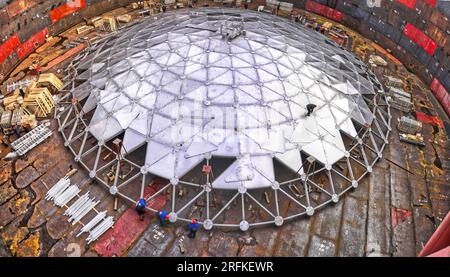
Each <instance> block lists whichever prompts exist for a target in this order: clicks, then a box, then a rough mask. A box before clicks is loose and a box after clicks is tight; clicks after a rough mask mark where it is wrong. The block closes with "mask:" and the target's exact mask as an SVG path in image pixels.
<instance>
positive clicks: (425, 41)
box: [403, 23, 437, 56]
mask: <svg viewBox="0 0 450 277" xmlns="http://www.w3.org/2000/svg"><path fill="white" fill-rule="evenodd" d="M403 34H404V35H405V36H407V37H408V38H409V39H411V40H412V41H414V42H415V43H416V44H417V45H419V46H420V47H421V48H422V49H424V50H425V51H426V52H427V53H428V54H430V55H431V56H432V55H433V54H434V52H435V51H436V48H437V43H436V42H435V41H433V40H432V39H431V38H429V37H428V36H427V35H425V34H424V33H423V32H422V31H421V30H419V29H417V28H416V27H415V26H414V25H412V24H411V23H408V24H406V27H405V29H404V30H403Z"/></svg>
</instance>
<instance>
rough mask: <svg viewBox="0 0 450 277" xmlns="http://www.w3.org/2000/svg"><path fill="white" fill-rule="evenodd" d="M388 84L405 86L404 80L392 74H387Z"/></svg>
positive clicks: (389, 85)
mask: <svg viewBox="0 0 450 277" xmlns="http://www.w3.org/2000/svg"><path fill="white" fill-rule="evenodd" d="M386 86H388V87H396V88H403V81H402V80H400V79H398V78H395V77H392V76H386Z"/></svg>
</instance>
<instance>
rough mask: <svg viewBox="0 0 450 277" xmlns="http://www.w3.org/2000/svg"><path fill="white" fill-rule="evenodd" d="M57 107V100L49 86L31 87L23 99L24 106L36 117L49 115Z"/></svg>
mask: <svg viewBox="0 0 450 277" xmlns="http://www.w3.org/2000/svg"><path fill="white" fill-rule="evenodd" d="M54 107H55V101H54V100H53V97H52V94H51V93H50V91H49V90H48V89H47V88H31V89H30V90H29V91H28V95H27V96H25V98H24V100H23V108H24V110H25V111H26V112H27V113H28V114H30V115H31V114H33V115H35V116H36V117H47V116H48V115H49V113H50V112H51V111H52V109H53V108H54Z"/></svg>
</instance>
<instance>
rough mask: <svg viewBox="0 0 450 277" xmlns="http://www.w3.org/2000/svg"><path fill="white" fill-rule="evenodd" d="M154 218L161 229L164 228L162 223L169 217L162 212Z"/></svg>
mask: <svg viewBox="0 0 450 277" xmlns="http://www.w3.org/2000/svg"><path fill="white" fill-rule="evenodd" d="M156 216H157V217H158V219H159V224H160V225H161V227H163V226H164V223H165V222H166V221H167V220H169V215H168V214H167V212H166V211H164V210H162V211H159V212H157V213H156Z"/></svg>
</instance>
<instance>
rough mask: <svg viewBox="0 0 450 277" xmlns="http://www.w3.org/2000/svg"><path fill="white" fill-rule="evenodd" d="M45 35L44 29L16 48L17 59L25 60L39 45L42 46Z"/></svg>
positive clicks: (46, 31)
mask: <svg viewBox="0 0 450 277" xmlns="http://www.w3.org/2000/svg"><path fill="white" fill-rule="evenodd" d="M47 35H48V29H47V28H45V29H43V30H42V31H40V32H38V33H37V34H35V35H34V36H32V37H31V38H30V39H28V40H27V41H25V42H24V43H23V44H22V45H20V46H19V48H17V54H18V55H19V58H21V59H23V58H25V57H26V56H28V55H29V54H30V53H31V52H33V51H34V50H35V49H36V48H38V47H39V46H40V45H41V44H44V43H45V39H46V36H47Z"/></svg>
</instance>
